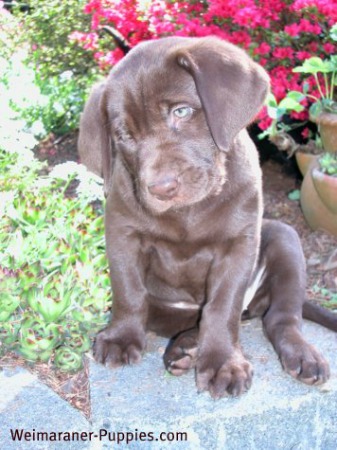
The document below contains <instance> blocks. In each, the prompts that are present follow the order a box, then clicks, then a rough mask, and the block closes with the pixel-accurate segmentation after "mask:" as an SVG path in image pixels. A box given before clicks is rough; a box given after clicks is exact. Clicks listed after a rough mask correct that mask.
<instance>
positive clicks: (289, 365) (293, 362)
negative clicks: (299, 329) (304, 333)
mask: <svg viewBox="0 0 337 450" xmlns="http://www.w3.org/2000/svg"><path fill="white" fill-rule="evenodd" d="M280 360H281V363H282V366H283V368H284V370H285V371H286V372H288V373H289V374H290V375H291V376H293V377H294V378H296V379H297V380H299V381H302V382H303V383H306V384H315V385H316V384H322V383H325V382H326V381H327V380H328V379H329V377H330V369H329V364H328V362H327V361H326V360H325V358H324V357H323V356H322V355H321V354H320V353H319V352H318V351H317V350H316V349H315V348H314V347H313V346H312V345H310V344H308V343H307V342H305V341H302V342H300V343H298V344H297V345H290V344H289V343H288V345H284V346H283V347H282V348H281V351H280Z"/></svg>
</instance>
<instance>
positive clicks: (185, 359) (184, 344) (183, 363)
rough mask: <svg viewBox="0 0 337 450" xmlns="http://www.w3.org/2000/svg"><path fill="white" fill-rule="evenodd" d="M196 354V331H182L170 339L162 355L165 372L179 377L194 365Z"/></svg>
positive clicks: (193, 329) (195, 329)
mask: <svg viewBox="0 0 337 450" xmlns="http://www.w3.org/2000/svg"><path fill="white" fill-rule="evenodd" d="M197 352H198V329H197V328H191V329H190V330H187V331H183V332H182V333H180V334H178V336H177V337H175V338H174V339H172V341H171V342H170V344H169V345H168V347H167V349H166V352H165V354H164V363H165V367H166V370H167V371H168V372H170V373H171V374H172V375H176V376H180V375H183V374H185V373H187V372H188V371H189V370H190V369H193V368H194V367H195V365H196V359H197Z"/></svg>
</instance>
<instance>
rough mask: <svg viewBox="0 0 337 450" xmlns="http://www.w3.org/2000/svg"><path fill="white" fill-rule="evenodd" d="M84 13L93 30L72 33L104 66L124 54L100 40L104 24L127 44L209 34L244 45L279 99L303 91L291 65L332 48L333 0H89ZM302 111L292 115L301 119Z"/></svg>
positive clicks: (263, 125) (335, 10)
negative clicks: (199, 0)
mask: <svg viewBox="0 0 337 450" xmlns="http://www.w3.org/2000/svg"><path fill="white" fill-rule="evenodd" d="M84 11H85V13H87V14H89V15H91V31H90V33H87V34H86V33H80V32H79V33H75V34H73V35H72V36H73V38H76V39H77V41H78V42H79V43H80V44H81V45H82V46H84V47H85V48H87V49H91V50H92V51H94V52H95V53H94V57H95V58H96V60H97V61H98V63H99V65H100V66H101V67H103V68H104V67H106V66H107V65H112V64H115V63H116V62H117V61H118V60H119V59H120V58H121V57H122V56H123V53H122V52H121V51H120V49H114V50H111V49H109V48H106V47H104V45H103V44H101V43H100V41H99V39H98V34H97V32H98V30H99V28H100V26H102V25H112V26H113V27H115V28H116V29H117V30H118V31H119V32H121V33H122V34H123V35H124V36H125V38H127V39H128V41H129V42H130V45H131V46H134V45H136V44H137V43H138V42H140V41H142V40H144V39H156V38H158V37H161V36H166V35H171V34H175V35H180V36H206V35H210V34H213V35H217V36H220V37H222V38H224V39H227V40H229V41H231V42H233V43H234V44H237V45H240V46H242V47H244V48H245V49H246V50H247V51H248V52H249V53H250V54H251V56H252V57H253V58H254V59H255V60H256V61H258V62H260V64H262V65H263V66H264V67H265V68H266V69H267V70H268V71H269V73H270V76H271V82H272V89H273V92H274V95H275V97H276V99H277V101H279V100H281V99H282V98H283V97H284V96H285V95H286V92H287V91H288V90H301V89H300V85H301V75H300V74H294V73H293V72H292V68H293V67H295V66H298V65H301V63H302V61H303V60H304V59H306V58H308V57H310V56H314V55H316V56H321V57H323V58H324V57H326V56H328V55H330V54H332V53H335V52H336V43H335V42H334V41H333V40H332V38H331V36H330V35H329V29H330V27H331V26H332V25H333V24H335V23H336V22H337V8H336V1H335V0H295V1H290V0H276V1H274V2H270V1H267V0H261V1H254V0H242V1H240V2H237V1H235V0H208V1H205V2H198V1H175V0H173V1H165V2H164V1H161V0H155V1H151V2H140V1H137V0H90V1H88V2H87V4H86V6H85V9H84ZM312 88H313V87H312ZM304 114H305V113H298V114H297V115H296V114H295V116H294V117H295V118H299V119H302V118H303V117H304ZM265 117H266V119H265V120H262V121H261V122H260V126H261V128H263V129H265V128H267V127H268V126H269V125H270V119H269V118H267V116H265Z"/></svg>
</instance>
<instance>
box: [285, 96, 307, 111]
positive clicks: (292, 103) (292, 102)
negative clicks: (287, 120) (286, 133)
mask: <svg viewBox="0 0 337 450" xmlns="http://www.w3.org/2000/svg"><path fill="white" fill-rule="evenodd" d="M279 109H284V110H286V111H296V112H301V111H303V110H304V106H303V105H301V104H300V103H299V102H298V101H297V100H296V99H293V98H291V97H285V98H284V99H283V100H281V101H280V103H279Z"/></svg>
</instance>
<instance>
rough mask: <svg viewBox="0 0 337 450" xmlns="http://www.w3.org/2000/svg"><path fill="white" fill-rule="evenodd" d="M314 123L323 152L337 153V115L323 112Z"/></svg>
mask: <svg viewBox="0 0 337 450" xmlns="http://www.w3.org/2000/svg"><path fill="white" fill-rule="evenodd" d="M314 121H315V122H316V123H317V125H318V130H319V134H320V135H321V139H322V144H323V148H324V150H325V151H326V152H332V153H333V152H337V114H333V113H329V112H323V113H321V114H320V115H319V116H318V117H316V118H315V120H314Z"/></svg>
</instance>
